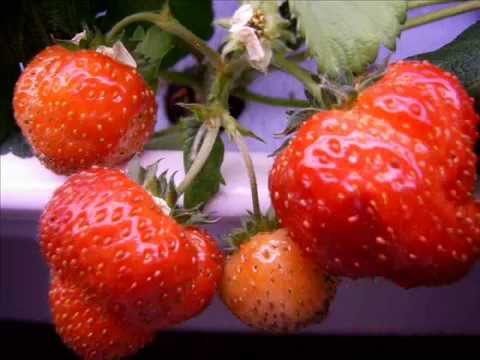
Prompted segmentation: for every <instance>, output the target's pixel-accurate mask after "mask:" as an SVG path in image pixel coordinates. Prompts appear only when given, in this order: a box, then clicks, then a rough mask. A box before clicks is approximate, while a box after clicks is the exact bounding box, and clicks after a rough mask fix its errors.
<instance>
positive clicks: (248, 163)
mask: <svg viewBox="0 0 480 360" xmlns="http://www.w3.org/2000/svg"><path fill="white" fill-rule="evenodd" d="M233 141H234V142H235V144H236V145H237V147H238V150H239V151H240V153H241V154H242V158H243V162H244V163H245V168H246V169H247V174H248V179H249V181H250V189H251V191H250V193H251V195H252V208H253V216H254V217H255V218H256V219H258V220H260V219H261V217H262V212H261V210H260V200H259V196H258V185H257V176H256V174H255V167H254V166H253V161H252V157H251V156H250V152H249V151H248V146H247V143H246V142H245V139H244V138H243V136H242V135H241V134H240V133H239V132H238V131H237V132H236V133H235V134H234V135H233Z"/></svg>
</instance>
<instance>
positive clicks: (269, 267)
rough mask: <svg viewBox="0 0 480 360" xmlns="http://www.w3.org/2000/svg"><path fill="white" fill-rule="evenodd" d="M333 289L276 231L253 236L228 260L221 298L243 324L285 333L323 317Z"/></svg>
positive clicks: (296, 248) (296, 249)
mask: <svg viewBox="0 0 480 360" xmlns="http://www.w3.org/2000/svg"><path fill="white" fill-rule="evenodd" d="M335 288H336V284H335V283H334V282H332V280H331V279H330V278H329V277H327V276H326V275H325V274H324V273H323V272H322V270H321V269H320V267H319V266H318V265H316V264H315V262H313V261H312V260H311V259H309V258H306V257H305V256H304V255H303V254H302V251H301V249H300V247H299V246H298V245H297V244H295V243H294V242H293V241H292V240H291V239H290V238H289V236H288V234H287V231H286V230H284V229H281V230H277V231H275V232H272V233H260V234H257V235H255V236H254V237H252V238H251V239H250V240H249V241H248V242H246V243H244V244H242V245H241V246H240V249H239V250H238V251H237V252H236V253H234V254H233V255H232V256H230V257H229V258H228V260H227V261H226V265H225V270H224V276H223V280H222V284H221V296H222V299H223V301H224V302H225V304H226V305H227V306H228V308H229V309H230V310H231V311H232V312H233V314H234V315H235V316H237V317H238V318H239V319H240V320H241V321H243V322H244V323H246V324H248V325H250V326H252V327H255V328H257V329H261V330H264V331H270V332H291V331H295V330H299V329H301V328H303V327H305V326H307V325H309V324H310V323H312V322H314V321H316V320H317V319H318V320H319V319H320V318H321V317H322V316H324V315H325V314H326V312H327V311H328V306H329V302H330V299H331V297H332V296H333V294H334V292H335Z"/></svg>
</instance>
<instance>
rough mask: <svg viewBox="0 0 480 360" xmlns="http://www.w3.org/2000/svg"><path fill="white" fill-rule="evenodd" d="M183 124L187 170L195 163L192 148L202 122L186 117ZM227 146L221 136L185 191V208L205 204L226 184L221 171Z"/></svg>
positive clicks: (184, 154) (185, 165)
mask: <svg viewBox="0 0 480 360" xmlns="http://www.w3.org/2000/svg"><path fill="white" fill-rule="evenodd" d="M182 126H183V134H184V140H183V165H184V168H185V172H187V171H188V169H190V167H191V166H192V163H193V159H192V148H193V143H194V140H195V135H196V134H197V132H198V131H199V129H200V126H201V122H200V121H198V120H196V119H192V118H186V119H184V120H183V121H182ZM224 153H225V147H224V145H223V141H222V139H221V138H220V136H217V140H216V141H215V144H214V145H213V148H212V151H211V152H210V156H209V158H208V160H207V162H206V163H205V165H204V166H203V168H202V170H201V171H200V173H199V174H198V175H197V177H196V178H195V180H194V181H193V182H192V184H191V185H190V186H189V187H188V189H187V190H186V191H185V194H184V199H183V204H184V207H185V208H194V207H196V206H199V205H200V206H203V205H205V204H206V203H207V202H208V201H209V200H210V199H211V198H212V197H213V196H215V194H217V192H218V191H219V189H220V185H221V184H224V179H223V176H222V173H221V166H222V163H223V156H224Z"/></svg>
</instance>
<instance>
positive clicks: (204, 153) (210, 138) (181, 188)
mask: <svg viewBox="0 0 480 360" xmlns="http://www.w3.org/2000/svg"><path fill="white" fill-rule="evenodd" d="M219 131H220V126H218V125H217V124H215V125H214V126H212V127H209V129H208V130H207V134H206V135H205V138H204V139H203V143H202V146H201V147H200V150H199V151H198V154H197V156H196V157H195V160H194V161H193V163H192V166H191V167H190V169H188V171H187V173H186V174H185V177H184V178H183V180H182V182H181V183H180V184H179V185H178V187H177V193H178V194H179V195H180V194H182V193H184V192H185V191H186V190H187V189H188V187H189V186H190V185H191V184H192V182H193V180H195V178H196V177H197V175H198V173H199V172H200V171H201V170H202V168H203V166H204V165H205V163H206V162H207V160H208V157H209V156H210V152H211V151H212V149H213V145H214V144H215V141H216V140H217V136H218V132H219Z"/></svg>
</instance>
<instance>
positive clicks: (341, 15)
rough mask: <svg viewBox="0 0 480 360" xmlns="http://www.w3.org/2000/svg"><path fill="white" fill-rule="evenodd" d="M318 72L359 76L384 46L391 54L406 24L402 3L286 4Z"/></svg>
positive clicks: (297, 0) (303, 0) (296, 0)
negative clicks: (402, 27) (295, 18)
mask: <svg viewBox="0 0 480 360" xmlns="http://www.w3.org/2000/svg"><path fill="white" fill-rule="evenodd" d="M289 5H290V9H291V11H292V13H293V14H294V15H295V16H296V17H297V19H298V24H299V26H300V30H301V31H302V33H303V34H304V36H305V40H306V42H307V46H308V48H309V50H310V52H311V54H312V55H313V56H314V57H315V59H316V61H317V64H318V68H319V71H320V72H322V73H325V74H327V75H329V76H331V77H337V76H339V75H340V74H343V73H345V72H349V71H351V72H353V73H355V74H359V73H362V72H363V71H364V70H365V69H366V67H367V66H368V64H370V63H372V62H374V61H375V59H376V57H377V54H378V50H379V48H380V46H381V45H382V44H383V45H384V46H386V47H387V48H389V49H391V50H394V49H395V46H396V39H397V37H398V36H399V34H400V31H401V24H403V23H404V22H405V20H406V16H407V2H406V1H404V0H395V1H393V0H368V1H367V0H356V1H347V0H335V1H327V0H317V1H310V0H289Z"/></svg>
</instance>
